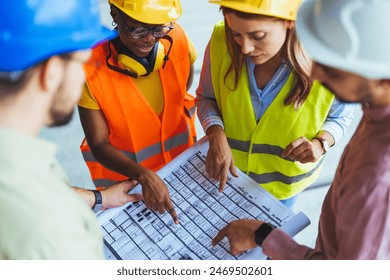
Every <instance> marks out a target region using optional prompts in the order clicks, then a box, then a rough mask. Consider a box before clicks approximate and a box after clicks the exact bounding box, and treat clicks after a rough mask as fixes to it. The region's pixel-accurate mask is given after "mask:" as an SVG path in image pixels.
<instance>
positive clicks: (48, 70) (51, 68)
mask: <svg viewBox="0 0 390 280" xmlns="http://www.w3.org/2000/svg"><path fill="white" fill-rule="evenodd" d="M39 71H40V76H39V82H40V86H41V88H42V90H44V91H46V92H56V91H57V90H58V88H59V87H60V85H61V84H62V80H63V79H64V74H65V73H64V71H65V67H64V61H63V60H62V59H61V58H60V57H58V56H53V57H51V58H49V59H48V60H47V61H45V62H44V63H42V65H41V67H40V69H39Z"/></svg>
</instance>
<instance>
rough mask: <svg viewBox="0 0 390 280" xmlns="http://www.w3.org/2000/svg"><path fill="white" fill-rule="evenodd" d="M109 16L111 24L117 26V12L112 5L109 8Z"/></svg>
mask: <svg viewBox="0 0 390 280" xmlns="http://www.w3.org/2000/svg"><path fill="white" fill-rule="evenodd" d="M110 15H111V17H112V22H113V24H118V23H117V22H118V10H117V9H116V8H115V7H113V6H112V5H111V6H110Z"/></svg>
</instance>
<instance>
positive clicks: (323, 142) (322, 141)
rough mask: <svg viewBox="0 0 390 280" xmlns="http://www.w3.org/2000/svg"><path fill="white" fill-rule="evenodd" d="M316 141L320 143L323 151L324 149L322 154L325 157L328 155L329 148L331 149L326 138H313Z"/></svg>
mask: <svg viewBox="0 0 390 280" xmlns="http://www.w3.org/2000/svg"><path fill="white" fill-rule="evenodd" d="M314 139H315V140H317V141H318V142H319V143H320V145H321V149H322V154H323V155H324V154H326V153H327V152H328V151H329V148H330V146H329V143H328V141H327V140H326V139H325V138H323V137H320V136H316V137H314V138H313V140H314Z"/></svg>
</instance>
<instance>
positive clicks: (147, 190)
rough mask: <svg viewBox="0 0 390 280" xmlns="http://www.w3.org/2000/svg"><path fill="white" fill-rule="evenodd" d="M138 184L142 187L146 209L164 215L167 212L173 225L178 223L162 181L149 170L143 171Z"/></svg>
mask: <svg viewBox="0 0 390 280" xmlns="http://www.w3.org/2000/svg"><path fill="white" fill-rule="evenodd" d="M138 181H139V183H140V184H141V186H142V194H143V197H144V202H145V204H146V207H148V208H149V209H151V210H153V211H155V212H159V213H160V214H164V213H165V212H168V213H169V214H170V215H171V216H172V219H173V221H174V222H175V224H178V223H179V218H178V217H177V213H176V211H175V208H174V207H173V204H172V202H171V198H170V195H169V191H168V188H167V186H166V185H165V184H164V182H163V180H161V178H160V177H159V176H158V175H157V174H156V173H154V172H153V171H151V170H149V169H145V170H144V172H143V173H142V175H140V176H139V179H138Z"/></svg>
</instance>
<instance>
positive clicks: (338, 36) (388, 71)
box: [296, 0, 390, 80]
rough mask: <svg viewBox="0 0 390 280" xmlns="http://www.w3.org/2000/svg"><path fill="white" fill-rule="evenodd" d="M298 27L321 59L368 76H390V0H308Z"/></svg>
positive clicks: (306, 44)
mask: <svg viewBox="0 0 390 280" xmlns="http://www.w3.org/2000/svg"><path fill="white" fill-rule="evenodd" d="M296 28H297V33H298V37H299V39H300V41H301V42H302V45H303V47H304V49H305V50H306V52H307V53H308V54H309V55H310V56H311V57H312V58H313V59H314V60H316V61H318V62H319V63H322V64H324V65H327V66H330V67H333V68H338V69H341V70H344V71H347V72H350V73H354V74H357V75H359V76H362V77H365V78H368V79H374V80H376V79H387V78H390V34H389V28H390V0H306V1H303V4H302V5H301V7H300V8H299V10H298V17H297V21H296Z"/></svg>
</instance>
